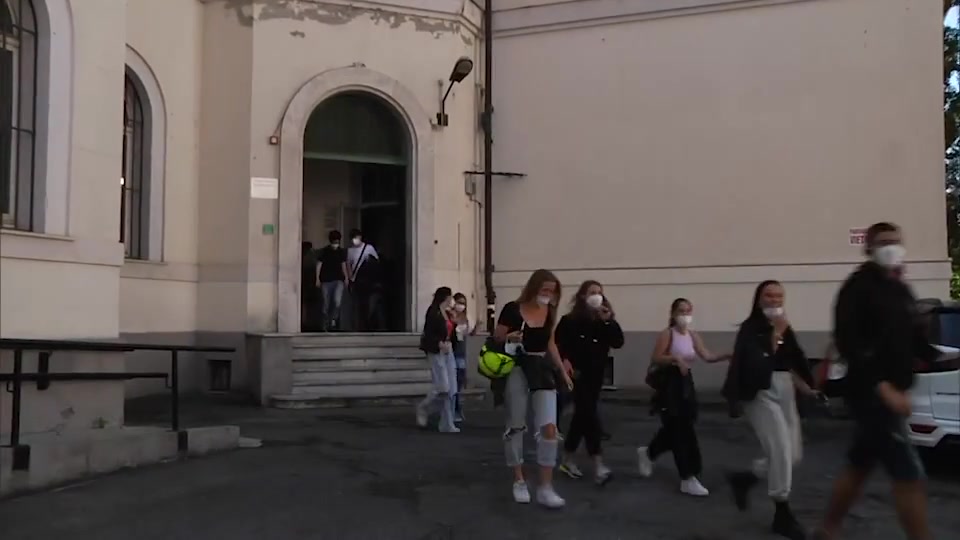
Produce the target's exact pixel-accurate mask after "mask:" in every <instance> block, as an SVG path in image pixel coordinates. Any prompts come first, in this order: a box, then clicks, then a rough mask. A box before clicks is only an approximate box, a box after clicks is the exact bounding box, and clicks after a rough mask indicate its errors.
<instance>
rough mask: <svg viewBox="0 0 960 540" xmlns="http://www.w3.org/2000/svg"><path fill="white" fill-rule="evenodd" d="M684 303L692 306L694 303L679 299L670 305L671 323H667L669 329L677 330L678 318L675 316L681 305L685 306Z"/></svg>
mask: <svg viewBox="0 0 960 540" xmlns="http://www.w3.org/2000/svg"><path fill="white" fill-rule="evenodd" d="M683 303H687V304H689V305H691V306H692V305H693V302H691V301H689V300H687V299H686V298H683V297H680V298H677V299H675V300H674V301H673V302H671V303H670V321H669V322H667V327H668V328H675V327H676V326H677V321H676V317H674V316H673V314H674V313H676V312H677V310H678V309H680V304H683Z"/></svg>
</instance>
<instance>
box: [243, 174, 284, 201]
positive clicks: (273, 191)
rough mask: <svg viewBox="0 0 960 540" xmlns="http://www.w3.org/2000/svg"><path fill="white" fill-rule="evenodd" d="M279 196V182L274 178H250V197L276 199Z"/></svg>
mask: <svg viewBox="0 0 960 540" xmlns="http://www.w3.org/2000/svg"><path fill="white" fill-rule="evenodd" d="M279 197H280V182H279V181H278V180H277V179H276V178H262V177H259V176H254V177H252V178H250V198H251V199H277V198H279Z"/></svg>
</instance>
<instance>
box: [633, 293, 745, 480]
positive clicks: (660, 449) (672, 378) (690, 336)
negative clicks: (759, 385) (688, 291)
mask: <svg viewBox="0 0 960 540" xmlns="http://www.w3.org/2000/svg"><path fill="white" fill-rule="evenodd" d="M692 326H693V304H692V303H691V302H690V301H689V300H687V299H686V298H677V299H676V300H674V301H673V303H672V304H670V319H669V322H668V324H667V328H665V329H664V330H663V331H662V332H660V335H659V337H657V342H656V344H654V347H653V354H652V355H651V357H650V370H649V375H648V378H647V381H648V382H649V383H650V385H651V386H652V387H653V388H654V390H655V391H656V394H655V396H654V400H653V405H654V407H653V411H654V412H656V413H659V414H660V429H659V430H658V431H657V434H656V435H655V436H654V437H653V440H651V441H650V445H649V446H643V447H640V448H638V449H637V456H638V460H639V461H638V466H639V469H640V475H641V476H644V477H649V476H650V475H651V474H653V463H654V461H656V459H657V458H658V457H660V455H662V454H664V453H666V452H673V460H674V462H675V463H676V466H677V473H679V475H680V492H681V493H685V494H687V495H693V496H696V497H705V496H707V495H709V494H710V492H709V491H708V490H707V488H705V487H703V484H701V483H700V480H699V476H700V473H701V471H702V469H703V459H702V457H701V455H700V443H699V441H698V440H697V432H696V430H695V429H694V425H695V423H696V419H697V400H696V388H695V387H694V384H693V372H692V368H693V366H694V365H695V362H696V361H697V359H698V358H699V359H701V360H703V361H705V362H720V361H724V360H727V359H728V358H729V355H720V356H718V355H715V354H713V353H712V352H710V351H709V350H708V349H707V347H706V346H705V345H704V344H703V340H702V339H701V338H700V335H699V334H697V333H696V332H694V331H693V330H692Z"/></svg>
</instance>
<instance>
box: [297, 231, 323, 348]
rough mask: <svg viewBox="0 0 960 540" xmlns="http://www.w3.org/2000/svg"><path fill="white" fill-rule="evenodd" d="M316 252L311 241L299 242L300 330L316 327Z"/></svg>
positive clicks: (311, 330) (312, 329)
mask: <svg viewBox="0 0 960 540" xmlns="http://www.w3.org/2000/svg"><path fill="white" fill-rule="evenodd" d="M318 293H319V291H318V290H317V254H316V251H315V250H314V249H313V243H312V242H302V243H301V244H300V331H301V332H313V331H314V330H315V328H316V325H315V320H316V311H317V309H316V308H317V300H318V299H319V298H318V296H319V294H318Z"/></svg>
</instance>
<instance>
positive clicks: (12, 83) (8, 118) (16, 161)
mask: <svg viewBox="0 0 960 540" xmlns="http://www.w3.org/2000/svg"><path fill="white" fill-rule="evenodd" d="M37 57H38V35H37V17H36V11H35V10H34V6H33V1H32V0H0V225H2V226H3V227H9V228H16V229H21V230H27V231H32V230H34V229H35V227H36V225H37V221H38V220H37V216H35V215H34V214H35V212H34V207H35V204H34V195H35V193H36V191H37V190H36V187H37V186H36V182H37V178H36V151H37V132H36V126H37Z"/></svg>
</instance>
